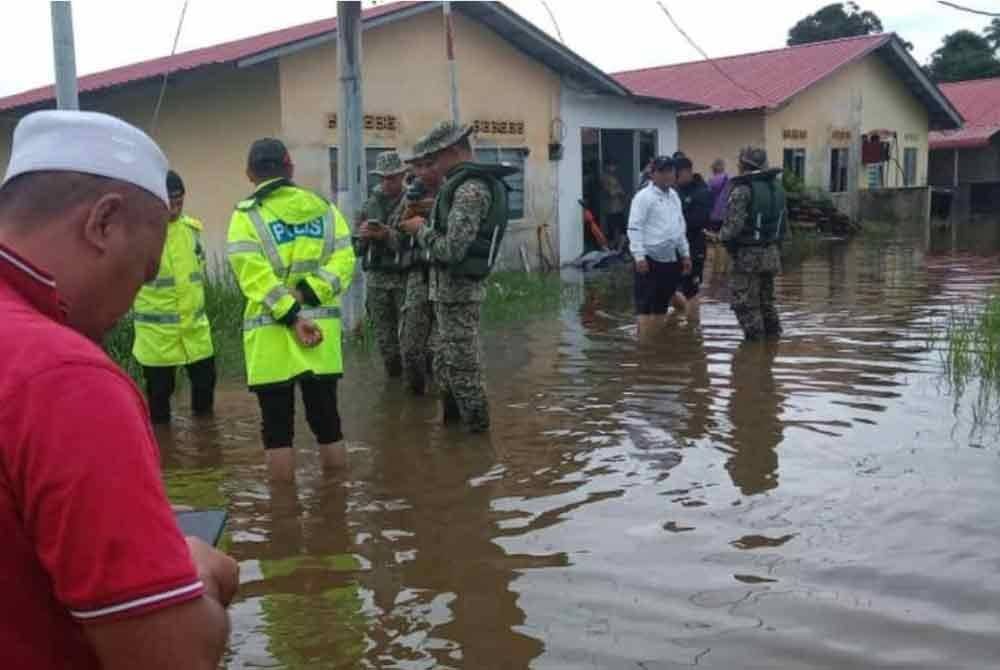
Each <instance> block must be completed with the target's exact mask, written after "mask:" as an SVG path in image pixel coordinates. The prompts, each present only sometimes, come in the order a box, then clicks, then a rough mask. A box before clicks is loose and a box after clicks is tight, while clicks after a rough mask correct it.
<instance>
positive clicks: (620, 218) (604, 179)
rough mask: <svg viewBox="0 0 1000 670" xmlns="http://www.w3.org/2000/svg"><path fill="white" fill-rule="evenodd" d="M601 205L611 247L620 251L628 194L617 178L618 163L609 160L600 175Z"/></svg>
mask: <svg viewBox="0 0 1000 670" xmlns="http://www.w3.org/2000/svg"><path fill="white" fill-rule="evenodd" d="M601 203H602V205H603V210H604V218H605V227H606V229H607V230H606V231H605V232H606V233H607V237H608V239H609V240H611V246H613V247H614V248H615V249H620V248H621V247H622V243H623V241H624V235H625V209H626V208H627V207H628V193H626V192H625V188H624V187H623V186H622V182H621V179H620V178H619V176H618V163H617V162H616V161H615V160H614V159H611V158H609V159H608V160H606V161H604V172H603V173H601Z"/></svg>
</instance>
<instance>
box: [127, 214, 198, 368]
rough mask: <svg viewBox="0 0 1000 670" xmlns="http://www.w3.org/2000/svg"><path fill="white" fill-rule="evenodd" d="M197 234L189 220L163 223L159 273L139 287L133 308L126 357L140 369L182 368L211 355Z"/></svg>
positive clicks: (182, 218)
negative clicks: (164, 234)
mask: <svg viewBox="0 0 1000 670" xmlns="http://www.w3.org/2000/svg"><path fill="white" fill-rule="evenodd" d="M201 230H202V226H201V222H200V221H198V220H197V219H193V218H191V217H190V216H181V217H179V218H178V219H176V220H175V221H171V222H170V223H168V224H167V239H166V242H165V243H164V245H163V256H162V257H161V259H160V271H159V274H157V276H156V279H154V280H153V281H151V282H148V283H146V284H144V285H143V287H142V289H141V290H140V291H139V294H138V295H137V296H136V299H135V304H134V305H133V312H132V315H133V318H134V321H135V344H134V345H133V347H132V354H133V355H134V356H135V358H136V360H138V361H139V363H141V364H142V365H146V366H150V367H166V366H178V365H188V364H190V363H195V362H197V361H200V360H204V359H206V358H208V357H210V356H212V355H213V353H214V350H213V348H212V329H211V327H210V325H209V323H208V317H207V316H206V315H205V285H204V282H205V251H204V249H203V248H202V245H201Z"/></svg>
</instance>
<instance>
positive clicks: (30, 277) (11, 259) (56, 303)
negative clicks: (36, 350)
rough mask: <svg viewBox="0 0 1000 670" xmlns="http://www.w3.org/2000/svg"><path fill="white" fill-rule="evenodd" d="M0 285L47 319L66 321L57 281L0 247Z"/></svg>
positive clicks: (12, 251)
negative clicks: (8, 288) (7, 288)
mask: <svg viewBox="0 0 1000 670" xmlns="http://www.w3.org/2000/svg"><path fill="white" fill-rule="evenodd" d="M0 282H2V283H3V284H6V285H7V286H10V287H11V288H12V289H14V290H15V291H17V293H19V294H20V295H21V297H22V298H24V299H25V300H27V301H28V302H29V303H30V304H31V305H32V306H33V307H34V308H35V309H37V310H38V311H39V312H42V313H43V314H45V315H46V316H47V317H49V318H50V319H54V320H56V321H59V322H60V323H62V322H65V321H66V314H67V312H68V307H67V305H66V303H65V302H63V300H62V298H60V297H59V292H58V291H57V290H56V280H55V279H53V278H52V275H50V274H49V273H48V272H46V271H45V270H42V269H40V268H38V267H36V266H34V265H32V264H31V262H30V261H27V260H25V259H24V258H22V257H21V256H18V255H17V253H15V252H14V250H12V249H11V248H9V247H5V246H4V245H2V244H0Z"/></svg>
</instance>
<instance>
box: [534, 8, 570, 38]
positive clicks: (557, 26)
mask: <svg viewBox="0 0 1000 670" xmlns="http://www.w3.org/2000/svg"><path fill="white" fill-rule="evenodd" d="M539 2H541V3H542V7H544V8H545V11H546V12H548V13H549V18H550V19H552V25H554V26H555V27H556V34H557V35H559V41H560V42H562V43H563V44H566V40H564V39H563V34H562V30H561V29H560V28H559V22H558V21H556V15H555V13H553V11H552V8H551V7H549V3H547V2H546V1H545V0H539Z"/></svg>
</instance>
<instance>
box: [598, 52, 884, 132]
mask: <svg viewBox="0 0 1000 670" xmlns="http://www.w3.org/2000/svg"><path fill="white" fill-rule="evenodd" d="M892 38H893V34H892V33H882V34H878V35H865V36H862V37H848V38H844V39H839V40H830V41H827V42H817V43H815V44H806V45H802V46H796V47H788V48H785V49H775V50H773V51H761V52H758V53H750V54H743V55H740V56H729V57H726V58H716V59H714V62H715V64H716V65H718V67H716V66H715V65H713V64H712V62H711V61H706V60H702V61H696V62H692V63H680V64H678V65H664V66H660V67H653V68H647V69H643V70H631V71H627V72H618V73H616V74H614V75H612V76H613V77H614V78H615V79H617V80H618V81H619V82H620V83H621V84H623V85H624V86H626V87H627V88H629V89H630V90H631V91H632V92H633V93H636V94H639V95H648V96H654V97H660V98H672V99H674V100H689V101H691V102H699V103H702V104H704V105H708V106H709V107H710V108H711V109H708V110H705V111H696V112H687V113H686V115H691V116H694V115H703V114H718V113H721V112H736V111H744V110H752V109H770V108H774V107H778V106H780V105H782V104H784V103H785V102H787V101H788V100H789V99H790V98H791V97H792V96H794V95H796V94H797V93H800V92H801V91H803V90H805V89H807V88H809V87H810V86H812V85H813V84H815V83H817V82H819V81H820V80H822V79H824V78H826V77H828V76H830V75H831V74H833V73H834V72H835V71H836V70H838V69H839V68H841V67H843V66H844V65H847V64H848V63H851V62H854V61H856V60H858V59H859V58H863V57H864V56H867V55H868V54H869V53H871V52H872V51H874V50H876V49H878V48H880V47H882V46H884V45H886V44H887V43H889V41H890V40H892ZM720 69H721V70H723V72H724V73H725V74H723V72H720V71H719V70H720ZM726 75H728V77H727V76H726Z"/></svg>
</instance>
